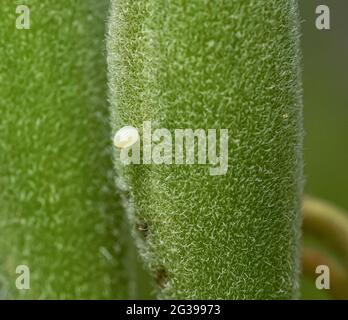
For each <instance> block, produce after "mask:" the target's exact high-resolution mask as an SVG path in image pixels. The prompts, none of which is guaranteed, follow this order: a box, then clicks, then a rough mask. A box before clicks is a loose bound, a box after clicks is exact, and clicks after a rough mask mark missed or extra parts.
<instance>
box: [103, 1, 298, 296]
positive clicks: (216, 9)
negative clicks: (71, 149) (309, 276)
mask: <svg viewBox="0 0 348 320" xmlns="http://www.w3.org/2000/svg"><path fill="white" fill-rule="evenodd" d="M111 3H112V5H111V11H110V18H109V32H108V62H109V79H110V82H109V86H110V89H111V98H110V100H111V105H112V106H111V112H112V125H113V129H114V131H115V132H116V131H117V130H118V129H120V128H121V127H123V126H126V125H131V126H134V127H136V128H138V129H139V131H140V134H141V137H142V132H141V128H142V125H143V122H144V121H151V123H152V129H153V130H155V129H157V128H167V129H168V130H170V132H173V131H174V130H175V129H180V128H191V129H192V130H195V129H199V128H202V129H204V130H208V129H217V130H220V129H228V130H229V145H228V151H229V153H228V156H229V168H228V172H227V174H226V175H220V176H211V175H209V168H210V167H211V166H210V165H206V166H204V165H198V164H194V165H155V164H151V165H144V164H140V165H128V166H124V165H122V164H121V162H120V160H119V156H118V153H115V154H116V156H115V163H116V167H117V172H118V173H117V176H118V177H117V180H118V185H119V186H120V188H121V189H122V190H123V192H124V194H125V197H126V198H128V201H129V210H128V215H129V218H130V221H131V223H132V224H133V226H134V227H133V229H134V233H135V235H136V238H137V243H138V246H139V248H140V252H141V254H142V257H143V258H144V260H145V261H146V264H147V266H148V268H149V269H150V270H151V272H152V273H153V275H154V278H155V279H156V280H157V282H158V284H159V286H158V296H159V297H160V298H184V299H192V298H196V299H197V298H198V299H202V298H204V299H217V298H219V299H220V298H221V299H256V298H261V299H272V298H275V299H282V298H294V297H297V295H298V269H299V267H298V265H299V261H298V242H299V241H298V240H299V236H300V230H299V229H300V228H299V225H300V220H301V218H300V198H301V195H302V136H303V132H302V101H301V81H300V68H299V57H300V52H299V41H298V40H299V31H298V26H299V20H298V13H297V1H295V0H291V1H288V0H269V1H259V0H258V1H245V0H233V1H222V0H221V1H220V0H214V1H201V0H190V1H182V0H181V1H179V0H174V1H158V0H156V1H155V0H141V1H134V0H132V1H127V0H112V2H111ZM141 141H142V140H141Z"/></svg>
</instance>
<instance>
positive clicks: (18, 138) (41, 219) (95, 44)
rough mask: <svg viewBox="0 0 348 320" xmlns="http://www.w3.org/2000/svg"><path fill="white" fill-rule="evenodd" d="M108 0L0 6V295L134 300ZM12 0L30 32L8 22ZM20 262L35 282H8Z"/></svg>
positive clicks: (47, 0)
mask: <svg viewBox="0 0 348 320" xmlns="http://www.w3.org/2000/svg"><path fill="white" fill-rule="evenodd" d="M107 3H108V1H106V0H102V1H92V0H77V1H71V0H59V1H51V0H31V1H24V0H23V1H5V3H2V4H1V18H0V48H1V50H0V60H1V64H0V87H1V91H0V110H1V117H0V137H1V138H0V253H1V256H0V294H1V297H2V298H34V299H37V298H40V299H67V298H70V299H83V298H88V299H90V298H105V299H114V298H129V297H136V294H137V293H136V287H135V283H134V281H135V280H134V272H133V269H134V268H136V265H135V263H136V261H133V262H132V261H129V259H132V260H133V259H134V258H132V253H129V252H131V250H132V248H131V247H128V244H127V240H128V236H127V233H128V231H125V230H126V223H125V221H124V219H123V210H122V208H121V204H120V199H119V196H118V194H117V191H116V190H115V187H114V181H113V174H112V169H113V165H112V158H111V152H110V129H109V121H108V107H107V97H106V91H107V90H106V87H107V85H106V66H105V64H106V63H105V54H104V51H105V50H104V37H105V30H104V29H105V19H106V13H107ZM17 4H23V5H27V6H28V7H29V9H30V29H28V30H26V29H23V30H18V29H16V28H15V25H16V24H15V22H16V19H17V17H18V16H19V14H16V6H17ZM126 232H127V233H126ZM18 265H27V266H28V267H29V270H30V290H18V289H17V288H16V286H15V283H16V279H17V278H18V277H19V276H20V274H16V268H17V266H18Z"/></svg>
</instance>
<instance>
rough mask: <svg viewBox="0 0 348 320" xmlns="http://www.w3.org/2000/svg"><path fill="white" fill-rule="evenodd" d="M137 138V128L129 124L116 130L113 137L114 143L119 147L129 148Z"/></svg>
mask: <svg viewBox="0 0 348 320" xmlns="http://www.w3.org/2000/svg"><path fill="white" fill-rule="evenodd" d="M138 140H139V132H138V130H137V129H136V128H134V127H131V126H125V127H123V128H121V129H120V130H118V131H117V132H116V134H115V137H114V145H115V147H117V148H120V149H124V148H129V147H131V146H132V145H133V144H135V143H136V142H137V141H138Z"/></svg>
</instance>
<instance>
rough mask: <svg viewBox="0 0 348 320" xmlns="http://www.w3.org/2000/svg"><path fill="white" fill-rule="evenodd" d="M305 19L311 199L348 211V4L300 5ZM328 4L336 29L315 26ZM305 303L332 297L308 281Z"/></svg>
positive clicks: (333, 0)
mask: <svg viewBox="0 0 348 320" xmlns="http://www.w3.org/2000/svg"><path fill="white" fill-rule="evenodd" d="M299 2H300V11H301V18H302V47H303V81H304V118H305V144H304V147H305V150H304V160H305V177H306V186H305V192H306V193H307V194H310V195H313V196H316V197H320V198H322V199H325V200H329V201H330V202H332V203H334V204H336V205H338V206H340V207H342V208H343V209H346V210H347V209H348V196H347V190H348V170H347V164H348V143H347V137H348V36H347V31H348V1H346V0H322V1H317V0H300V1H299ZM321 4H323V5H327V6H329V8H330V13H331V29H330V30H327V31H326V30H318V29H317V28H316V26H315V20H316V17H317V14H316V13H315V10H316V7H317V6H318V5H321ZM302 298H307V299H309V298H327V295H325V293H324V292H323V291H319V290H317V289H316V288H315V287H314V283H313V281H310V280H308V279H307V280H303V281H302Z"/></svg>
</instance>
